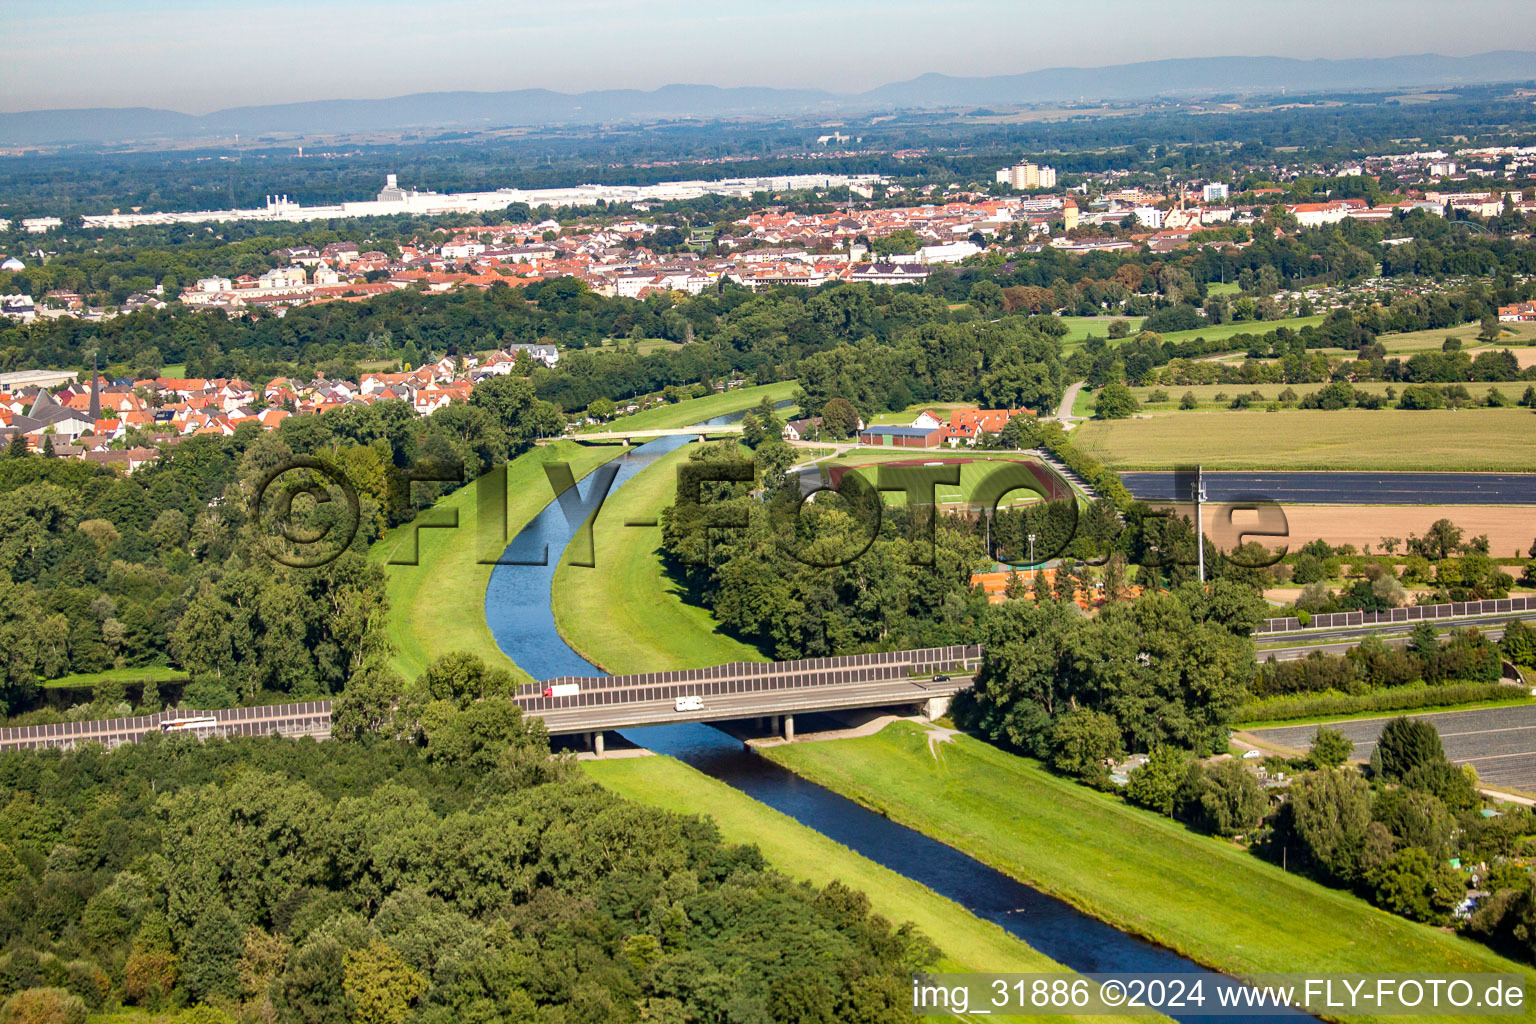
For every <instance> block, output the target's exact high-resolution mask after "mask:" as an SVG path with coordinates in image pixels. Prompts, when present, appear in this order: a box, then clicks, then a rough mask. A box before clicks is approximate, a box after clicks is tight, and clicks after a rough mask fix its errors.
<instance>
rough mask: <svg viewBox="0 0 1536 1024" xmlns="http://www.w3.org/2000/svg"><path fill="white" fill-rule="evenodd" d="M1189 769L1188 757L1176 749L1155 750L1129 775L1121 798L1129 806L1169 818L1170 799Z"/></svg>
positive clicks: (1172, 804) (1171, 802)
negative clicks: (1135, 806) (1130, 804)
mask: <svg viewBox="0 0 1536 1024" xmlns="http://www.w3.org/2000/svg"><path fill="white" fill-rule="evenodd" d="M1188 769H1189V755H1188V754H1186V753H1185V752H1184V751H1182V750H1179V749H1177V748H1176V747H1158V748H1157V749H1156V750H1154V751H1152V754H1151V756H1149V757H1148V758H1147V762H1146V764H1143V765H1142V766H1141V767H1140V768H1137V769H1136V770H1135V771H1133V772H1131V778H1130V784H1129V785H1128V786H1127V787H1126V791H1125V795H1126V796H1127V797H1129V798H1130V799H1131V801H1132V802H1133V803H1137V804H1140V805H1141V806H1143V807H1146V808H1148V809H1150V810H1154V811H1156V812H1157V813H1159V814H1162V815H1165V816H1167V817H1172V816H1173V806H1174V797H1175V796H1177V795H1178V792H1179V786H1180V785H1181V784H1182V783H1183V782H1184V775H1185V773H1186V772H1187V771H1188Z"/></svg>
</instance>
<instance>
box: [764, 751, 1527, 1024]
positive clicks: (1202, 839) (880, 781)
mask: <svg viewBox="0 0 1536 1024" xmlns="http://www.w3.org/2000/svg"><path fill="white" fill-rule="evenodd" d="M763 754H764V756H766V757H769V758H771V759H772V760H774V761H777V762H779V763H780V764H783V765H785V766H787V767H789V768H791V769H793V770H794V771H796V772H797V773H799V774H801V775H804V776H805V777H807V778H809V779H811V780H812V781H814V782H818V783H820V784H822V785H824V786H828V787H829V788H831V789H834V790H836V791H837V792H839V793H842V794H843V795H844V796H848V797H850V798H852V799H855V800H858V801H859V802H860V803H863V804H865V805H866V806H869V807H872V808H874V809H876V810H878V811H879V812H880V813H883V814H886V815H887V816H889V817H890V818H891V819H892V820H894V821H898V822H900V823H902V824H904V825H907V826H909V827H911V828H915V829H917V830H918V831H920V832H923V833H925V834H926V835H930V836H933V837H934V838H936V839H939V840H941V841H943V842H945V843H948V844H949V845H951V846H954V847H956V848H957V849H960V850H962V851H964V852H966V853H968V854H970V855H971V856H973V857H975V858H977V859H978V860H981V861H984V862H986V863H988V864H991V865H992V866H993V867H996V868H998V869H999V870H1001V871H1004V872H1006V873H1008V874H1010V875H1013V876H1014V877H1015V878H1018V879H1020V880H1021V881H1024V882H1027V883H1029V884H1031V885H1034V886H1036V887H1037V888H1040V889H1043V890H1044V891H1046V892H1049V893H1052V894H1053V895H1056V896H1059V897H1061V898H1063V899H1065V900H1067V901H1069V902H1071V903H1073V904H1075V905H1077V906H1078V907H1080V908H1082V909H1083V910H1085V911H1087V912H1088V913H1090V914H1092V915H1094V916H1095V917H1098V918H1101V919H1102V920H1105V921H1108V922H1109V923H1111V924H1114V925H1115V926H1116V927H1119V928H1123V929H1125V930H1128V931H1132V932H1135V933H1137V934H1140V935H1144V936H1146V937H1147V938H1150V939H1152V940H1153V941H1155V942H1157V943H1159V944H1161V945H1164V946H1167V947H1169V948H1171V949H1174V950H1176V951H1178V952H1180V953H1183V954H1185V955H1186V956H1189V957H1191V958H1193V959H1195V960H1197V961H1200V962H1202V963H1204V964H1206V965H1208V966H1211V967H1216V968H1219V969H1221V970H1223V971H1226V972H1228V973H1239V974H1241V973H1248V972H1265V971H1273V972H1306V971H1322V972H1329V973H1349V972H1359V973H1401V974H1435V973H1440V972H1443V973H1447V974H1454V973H1468V972H1478V971H1486V972H1490V973H1499V972H1512V973H1519V974H1522V975H1524V976H1525V977H1526V979H1527V982H1526V984H1527V985H1530V984H1531V983H1532V982H1533V981H1536V971H1533V970H1532V969H1531V968H1530V967H1529V966H1527V965H1522V964H1518V963H1516V962H1514V961H1512V960H1509V959H1506V958H1504V957H1501V956H1499V955H1498V954H1496V953H1493V952H1492V951H1490V950H1489V949H1488V948H1487V947H1485V946H1482V945H1479V944H1477V943H1474V942H1472V941H1471V940H1468V939H1463V938H1459V937H1457V936H1455V935H1452V934H1448V933H1446V932H1443V931H1441V930H1439V929H1436V928H1431V927H1428V926H1427V925H1422V924H1415V923H1414V922H1412V921H1409V920H1407V919H1405V918H1402V917H1397V916H1395V915H1392V914H1388V913H1386V912H1384V911H1381V910H1378V909H1376V908H1375V907H1372V906H1370V905H1369V904H1368V903H1366V902H1365V901H1364V900H1361V899H1359V898H1357V897H1355V896H1353V895H1350V894H1349V893H1346V892H1342V891H1339V890H1336V889H1330V888H1327V887H1325V886H1322V885H1319V884H1318V883H1316V882H1312V881H1310V880H1308V879H1306V878H1303V877H1301V876H1299V875H1296V874H1290V873H1287V872H1286V871H1283V870H1282V869H1281V868H1280V867H1279V866H1278V865H1274V864H1270V863H1268V862H1267V861H1263V860H1260V859H1259V858H1257V857H1254V856H1252V855H1251V854H1249V853H1247V852H1246V851H1244V850H1242V849H1241V848H1239V847H1238V846H1236V845H1234V844H1233V843H1230V842H1227V841H1224V840H1220V839H1215V838H1212V837H1207V836H1202V835H1198V834H1195V833H1193V832H1190V831H1189V830H1188V829H1186V828H1185V827H1184V826H1182V825H1179V824H1177V823H1175V822H1173V821H1172V820H1170V819H1168V818H1164V817H1161V816H1160V815H1157V814H1153V813H1151V812H1149V811H1144V810H1141V809H1139V808H1134V807H1130V806H1128V805H1127V804H1125V803H1123V802H1122V801H1121V800H1119V799H1118V798H1116V797H1113V796H1110V795H1107V794H1104V793H1098V792H1095V791H1093V790H1090V789H1088V788H1086V787H1084V786H1080V785H1078V784H1077V783H1075V782H1071V781H1068V780H1066V779H1061V778H1058V777H1056V776H1054V775H1051V774H1050V773H1049V772H1047V771H1046V770H1045V769H1043V768H1041V767H1040V766H1039V765H1038V764H1036V763H1034V762H1032V761H1029V760H1026V759H1024V758H1020V757H1016V756H1014V755H1011V754H1007V753H1004V752H1003V751H1001V750H998V749H996V748H995V747H992V746H990V745H988V744H986V743H982V742H981V741H980V740H976V739H972V738H971V737H968V736H963V735H962V736H955V737H954V738H953V739H951V740H950V741H949V742H946V743H943V744H940V745H939V746H938V747H937V752H936V753H935V752H932V751H930V749H929V744H928V741H927V738H926V737H925V735H924V734H923V732H922V731H921V730H920V729H918V728H917V727H915V726H913V725H910V724H907V723H896V724H895V725H891V726H887V727H886V728H885V729H884V730H883V731H881V732H880V733H879V734H877V735H875V736H869V737H864V738H860V739H844V740H834V741H830V742H824V743H795V744H788V745H784V746H777V747H770V748H766V749H764V751H763ZM1340 1019H1348V1018H1340ZM1437 1019H1450V1018H1437ZM1462 1019H1465V1020H1468V1021H1472V1020H1477V1019H1479V1018H1476V1017H1465V1018H1462Z"/></svg>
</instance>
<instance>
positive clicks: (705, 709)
mask: <svg viewBox="0 0 1536 1024" xmlns="http://www.w3.org/2000/svg"><path fill="white" fill-rule="evenodd" d="M1512 618H1517V619H1536V598H1526V597H1516V598H1504V599H1501V600H1497V601H1471V602H1465V603H1457V604H1454V605H1430V606H1423V607H1416V608H1407V609H1405V608H1398V609H1392V610H1389V611H1386V612H1381V613H1371V612H1340V613H1338V614H1336V615H1332V616H1329V615H1320V616H1317V617H1315V618H1314V619H1313V620H1312V621H1311V622H1310V623H1309V624H1308V625H1306V626H1302V625H1301V624H1300V622H1299V620H1297V619H1270V620H1267V621H1266V622H1265V623H1262V624H1260V627H1259V628H1258V629H1257V630H1255V632H1254V637H1253V638H1254V640H1255V642H1256V643H1257V644H1258V651H1257V654H1258V658H1259V660H1260V661H1263V660H1265V659H1267V658H1269V657H1271V656H1273V657H1274V658H1276V659H1277V660H1280V661H1287V660H1292V659H1296V658H1304V657H1306V656H1307V655H1308V654H1311V653H1312V652H1313V651H1328V652H1342V651H1344V650H1347V649H1348V648H1350V647H1353V646H1355V645H1356V644H1358V643H1359V642H1360V640H1361V639H1363V638H1364V637H1366V636H1372V635H1375V636H1381V637H1382V638H1383V639H1385V640H1386V641H1387V642H1388V643H1389V644H1401V643H1403V642H1404V641H1405V640H1406V637H1407V633H1408V631H1409V630H1410V629H1411V628H1412V627H1413V626H1414V625H1416V624H1417V623H1419V622H1430V623H1433V624H1434V625H1435V626H1437V627H1439V628H1447V627H1462V626H1476V627H1477V628H1478V629H1480V630H1482V631H1483V632H1484V634H1485V635H1487V636H1488V637H1489V638H1490V639H1497V638H1498V637H1499V636H1500V635H1501V634H1502V631H1503V626H1504V624H1505V623H1506V622H1508V621H1509V620H1510V619H1512ZM981 658H982V648H981V646H980V645H979V644H968V645H962V646H955V647H930V648H922V649H919V650H913V651H891V652H885V653H880V654H856V655H850V656H846V657H839V658H805V659H801V660H798V661H781V662H755V661H741V662H731V663H730V664H727V665H716V666H713V667H710V668H700V669H685V670H678V671H672V672H650V673H643V674H639V675H625V676H583V677H577V676H568V677H567V676H562V677H559V678H556V679H550V680H545V681H544V682H541V683H529V684H525V685H524V686H522V687H520V688H519V690H518V692H517V693H516V694H515V695H514V699H516V701H517V702H518V704H520V705H521V706H522V708H523V710H524V711H525V712H526V713H527V714H529V715H531V716H534V717H537V718H540V719H543V721H544V724H545V726H546V728H548V730H549V732H550V734H551V735H555V736H562V735H566V736H568V735H584V736H586V737H587V739H588V742H589V743H590V744H591V745H592V746H593V747H594V748H595V749H596V750H598V751H601V750H602V746H603V741H602V736H603V733H604V732H605V731H608V730H613V729H624V728H629V727H633V726H642V725H657V724H660V723H665V722H677V723H683V722H717V721H743V720H753V719H757V720H759V721H761V720H765V719H766V720H768V721H769V723H770V724H771V727H772V728H773V730H774V731H775V732H779V731H782V732H783V734H784V736H785V738H786V739H793V738H794V730H795V721H794V716H795V715H796V714H800V713H807V712H812V711H839V710H849V709H854V708H869V707H899V706H909V707H910V706H917V707H920V708H922V710H923V711H924V713H926V714H928V715H929V716H930V717H934V718H937V717H939V716H940V715H942V714H943V713H944V712H945V710H947V709H948V706H949V699H950V698H951V697H953V696H954V695H955V694H956V693H958V692H960V691H961V690H964V689H968V688H969V687H970V686H971V684H972V680H973V678H974V677H975V674H976V671H977V669H978V668H979V667H980V664H981ZM565 684H575V685H576V686H577V688H578V689H577V692H576V693H574V694H569V695H566V696H560V697H554V696H551V697H545V696H544V695H543V692H544V689H545V688H546V687H554V686H561V685H565ZM679 697H699V698H701V699H702V701H701V706H700V707H699V708H696V709H694V710H690V711H678V710H677V708H676V700H677V698H679ZM191 714H205V715H211V716H213V717H214V718H215V719H216V720H217V722H216V724H214V725H212V726H209V727H206V728H200V729H197V730H195V731H194V735H200V736H261V735H269V734H271V733H277V734H279V735H283V736H314V737H317V738H323V737H326V736H329V735H330V727H331V705H330V702H329V701H310V702H307V703H300V704H277V705H271V706H266V707H246V708H229V709H225V710H219V711H208V712H191V711H188V710H186V709H182V710H179V711H174V712H170V711H167V712H161V713H159V714H156V715H146V716H142V717H138V718H114V719H107V720H101V721H89V722H67V723H61V724H57V725H38V726H25V727H19V728H8V729H0V750H15V749H28V748H31V749H36V748H42V747H74V746H78V745H80V744H84V743H100V744H102V745H103V746H106V747H108V748H111V747H115V746H117V745H119V744H121V743H130V742H134V741H136V740H138V739H140V738H142V737H143V736H144V735H146V734H148V733H151V732H160V731H162V727H163V725H164V724H165V723H166V722H168V721H171V720H173V719H175V718H179V717H186V716H188V715H191Z"/></svg>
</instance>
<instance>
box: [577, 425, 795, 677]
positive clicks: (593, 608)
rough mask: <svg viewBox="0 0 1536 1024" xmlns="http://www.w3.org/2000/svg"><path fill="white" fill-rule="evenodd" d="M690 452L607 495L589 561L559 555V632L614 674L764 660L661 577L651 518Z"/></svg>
mask: <svg viewBox="0 0 1536 1024" xmlns="http://www.w3.org/2000/svg"><path fill="white" fill-rule="evenodd" d="M692 451H693V448H692V446H691V445H685V446H683V447H681V448H679V449H677V450H676V451H673V452H669V453H668V454H666V455H663V456H662V457H661V458H659V459H657V460H656V461H655V462H654V463H653V464H651V465H650V466H647V467H646V468H645V469H644V470H642V471H641V472H639V473H638V474H636V475H635V476H634V477H633V478H632V479H630V480H629V481H628V482H626V483H625V484H624V486H623V487H620V488H618V489H616V490H615V491H614V492H613V493H612V494H610V495H609V497H608V500H607V502H606V503H604V505H603V507H602V511H601V512H599V513H598V516H597V519H596V521H595V522H594V523H593V528H592V544H593V547H592V552H593V560H594V561H595V562H596V563H597V565H596V567H595V568H588V567H586V566H578V565H572V564H571V562H570V552H569V551H566V552H564V553H563V554H562V555H561V558H560V567H559V568H558V569H557V570H556V571H555V581H554V586H553V589H552V594H553V597H552V602H551V603H552V605H553V607H554V613H555V625H556V626H557V627H558V628H559V630H560V636H561V637H562V638H563V639H564V640H565V642H566V643H567V644H569V645H570V646H571V648H572V649H574V650H575V651H576V652H577V653H578V654H580V655H581V656H582V657H583V658H586V659H587V660H588V661H590V662H591V663H592V664H594V665H596V666H598V667H599V668H601V669H603V670H604V671H605V672H610V673H613V674H615V675H619V674H623V673H626V672H661V671H670V670H673V669H683V668H703V667H706V666H709V665H720V664H724V663H725V662H728V661H766V660H767V659H766V658H765V657H764V656H763V655H762V653H761V652H759V651H758V650H757V649H756V648H755V647H749V646H748V645H746V644H744V643H741V642H740V641H737V640H733V639H732V638H730V637H728V636H726V635H725V634H724V633H721V632H718V631H717V629H716V628H715V621H714V617H713V616H712V615H711V614H710V612H709V610H708V609H707V608H701V607H698V606H697V605H692V604H689V603H687V602H686V601H685V600H684V599H683V595H682V593H681V591H680V590H679V588H678V586H677V585H676V584H675V583H673V582H672V581H671V580H670V579H668V578H667V575H666V573H665V571H664V570H663V567H662V564H661V558H660V556H659V555H658V554H657V549H658V548H659V547H660V546H661V527H660V525H656V526H626V525H625V524H626V523H628V522H630V521H632V520H644V521H656V522H658V523H659V521H660V516H661V510H662V509H663V508H665V507H667V506H668V505H670V504H672V500H673V498H674V497H675V496H676V493H677V467H678V466H679V465H681V464H682V463H684V462H686V461H687V460H688V456H689V454H690V453H691V452H692Z"/></svg>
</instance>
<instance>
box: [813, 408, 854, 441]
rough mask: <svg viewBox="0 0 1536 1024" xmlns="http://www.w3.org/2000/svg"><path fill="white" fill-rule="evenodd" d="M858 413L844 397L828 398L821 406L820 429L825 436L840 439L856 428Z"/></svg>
mask: <svg viewBox="0 0 1536 1024" xmlns="http://www.w3.org/2000/svg"><path fill="white" fill-rule="evenodd" d="M858 425H859V414H858V413H857V412H856V411H855V410H854V408H853V405H852V403H850V402H849V401H848V399H846V398H829V399H827V404H826V405H824V406H822V407H821V429H822V430H824V431H826V433H827V436H829V437H832V438H835V439H837V440H841V439H843V438H845V437H848V436H849V435H850V434H852V433H853V432H854V431H855V430H857V429H858Z"/></svg>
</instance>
